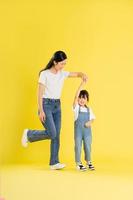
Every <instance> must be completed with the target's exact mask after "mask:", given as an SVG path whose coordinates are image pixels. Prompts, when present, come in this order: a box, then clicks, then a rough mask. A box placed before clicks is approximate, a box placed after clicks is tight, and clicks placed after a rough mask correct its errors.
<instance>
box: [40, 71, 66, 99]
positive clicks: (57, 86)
mask: <svg viewBox="0 0 133 200" xmlns="http://www.w3.org/2000/svg"><path fill="white" fill-rule="evenodd" d="M69 73H70V72H68V71H63V70H60V71H58V72H57V74H54V73H52V72H51V71H50V70H49V69H47V70H44V71H42V72H41V73H40V76H39V80H38V82H39V83H42V84H43V85H44V86H45V91H44V94H43V98H49V99H60V97H61V91H62V87H63V84H64V80H65V79H66V78H67V77H68V76H69Z"/></svg>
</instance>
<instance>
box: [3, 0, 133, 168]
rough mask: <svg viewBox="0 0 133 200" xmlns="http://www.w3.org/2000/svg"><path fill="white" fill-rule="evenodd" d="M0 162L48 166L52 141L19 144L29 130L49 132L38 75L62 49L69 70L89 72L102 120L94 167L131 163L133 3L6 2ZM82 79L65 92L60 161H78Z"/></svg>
mask: <svg viewBox="0 0 133 200" xmlns="http://www.w3.org/2000/svg"><path fill="white" fill-rule="evenodd" d="M0 20H1V31H0V63H1V66H0V68H1V72H0V81H1V84H0V85H1V98H0V110H1V112H0V123H1V124H0V138H1V139H0V153H1V164H11V163H42V164H47V163H48V162H49V141H41V142H37V143H33V144H30V145H29V147H28V148H27V149H23V148H22V147H21V143H20V140H21V135H22V131H23V129H24V128H31V129H43V127H42V125H41V123H40V121H39V119H38V116H37V81H38V73H39V71H40V70H41V69H42V68H43V67H44V66H45V65H46V64H47V62H48V61H49V59H50V58H51V56H52V55H53V53H54V52H55V51H56V50H63V51H65V52H66V54H67V56H68V61H67V65H66V66H65V70H66V71H82V72H85V73H87V74H88V76H89V81H88V83H87V85H86V87H85V88H86V89H87V90H88V91H89V93H90V105H91V107H92V108H93V111H94V113H95V115H96V120H95V122H94V124H93V145H92V155H93V160H94V162H95V163H99V162H109V163H119V162H121V163H123V162H124V163H125V162H129V163H130V164H128V166H130V167H131V165H133V158H132V157H133V145H132V141H133V127H132V125H133V123H132V115H133V106H132V102H133V93H132V85H133V78H132V72H133V59H132V52H133V37H132V36H133V26H132V22H133V2H132V1H124V0H123V1H122V0H121V1H119V0H115V1H111V0H109V1H104V0H100V1H99V0H94V1H89V0H88V1H87V0H84V1H81V0H72V1H61V0H56V1H51V0H49V1H40V0H38V1H35V0H34V1H1V2H0ZM79 84H80V79H67V80H66V81H65V85H64V88H63V93H62V130H61V150H60V157H61V161H62V162H66V163H69V164H73V163H74V141H73V113H72V108H71V107H72V102H73V98H74V95H75V91H76V89H77V87H78V86H79Z"/></svg>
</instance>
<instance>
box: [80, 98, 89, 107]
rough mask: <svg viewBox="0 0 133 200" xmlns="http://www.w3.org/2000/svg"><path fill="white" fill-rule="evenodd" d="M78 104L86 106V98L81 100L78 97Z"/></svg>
mask: <svg viewBox="0 0 133 200" xmlns="http://www.w3.org/2000/svg"><path fill="white" fill-rule="evenodd" d="M78 104H79V105H80V106H85V105H86V104H87V97H85V98H83V97H78Z"/></svg>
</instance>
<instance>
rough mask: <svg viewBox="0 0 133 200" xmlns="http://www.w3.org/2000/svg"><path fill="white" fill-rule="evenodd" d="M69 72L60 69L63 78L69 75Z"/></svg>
mask: <svg viewBox="0 0 133 200" xmlns="http://www.w3.org/2000/svg"><path fill="white" fill-rule="evenodd" d="M69 74H70V72H68V71H62V75H63V76H64V78H67V77H68V76H69Z"/></svg>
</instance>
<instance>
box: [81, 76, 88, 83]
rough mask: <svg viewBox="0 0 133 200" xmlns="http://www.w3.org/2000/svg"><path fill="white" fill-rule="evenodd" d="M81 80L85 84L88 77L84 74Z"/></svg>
mask: <svg viewBox="0 0 133 200" xmlns="http://www.w3.org/2000/svg"><path fill="white" fill-rule="evenodd" d="M82 80H83V81H85V82H87V81H88V76H87V75H86V74H83V76H82Z"/></svg>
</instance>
